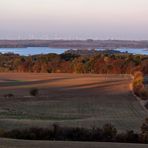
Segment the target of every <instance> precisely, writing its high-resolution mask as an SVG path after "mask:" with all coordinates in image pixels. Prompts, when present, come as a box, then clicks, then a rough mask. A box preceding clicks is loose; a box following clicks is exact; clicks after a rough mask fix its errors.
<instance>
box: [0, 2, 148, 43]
mask: <svg viewBox="0 0 148 148" xmlns="http://www.w3.org/2000/svg"><path fill="white" fill-rule="evenodd" d="M88 38H92V39H131V40H148V0H0V39H88Z"/></svg>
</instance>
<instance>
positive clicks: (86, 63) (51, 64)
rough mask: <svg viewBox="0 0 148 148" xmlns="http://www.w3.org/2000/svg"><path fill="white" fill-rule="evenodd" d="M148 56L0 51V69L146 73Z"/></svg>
mask: <svg viewBox="0 0 148 148" xmlns="http://www.w3.org/2000/svg"><path fill="white" fill-rule="evenodd" d="M147 65H148V56H146V55H132V54H122V53H119V54H103V53H100V54H95V55H92V56H82V55H76V54H71V53H64V54H41V55H32V56H31V55H30V56H20V55H18V54H13V53H5V54H2V53H1V54H0V72H37V73H95V74H133V73H134V72H135V71H141V72H142V73H143V74H148V66H147Z"/></svg>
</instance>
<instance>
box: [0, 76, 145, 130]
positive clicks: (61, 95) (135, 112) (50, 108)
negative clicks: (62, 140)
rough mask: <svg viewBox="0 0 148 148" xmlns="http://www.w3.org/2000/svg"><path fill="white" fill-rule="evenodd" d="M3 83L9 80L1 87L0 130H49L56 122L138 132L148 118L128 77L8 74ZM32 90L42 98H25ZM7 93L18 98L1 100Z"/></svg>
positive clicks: (0, 77)
mask: <svg viewBox="0 0 148 148" xmlns="http://www.w3.org/2000/svg"><path fill="white" fill-rule="evenodd" d="M0 79H1V80H4V79H5V80H7V81H6V82H5V84H4V82H2V83H0V89H1V90H2V91H1V92H0V96H1V99H0V118H1V119H0V127H1V128H5V129H8V128H9V129H12V128H16V127H18V128H24V127H31V126H39V127H48V126H50V125H51V124H53V123H55V122H56V123H59V124H61V125H66V126H85V127H92V126H102V125H103V124H105V123H112V124H113V125H115V126H116V127H117V128H118V129H119V130H138V129H139V128H140V126H141V124H142V122H143V120H144V118H145V117H147V116H148V113H147V112H145V110H144V109H143V108H142V107H141V106H140V104H139V102H138V101H137V100H136V99H135V98H134V97H133V95H132V94H131V92H130V90H129V83H130V81H131V80H130V78H129V77H128V76H120V75H109V76H108V78H106V76H105V75H78V74H50V75H49V74H19V73H18V74H10V73H7V74H0ZM8 79H11V80H17V82H16V83H12V82H10V81H8ZM18 80H19V81H18ZM29 87H39V88H40V96H39V97H37V98H22V96H27V95H28V92H29V89H30V88H29ZM8 92H11V93H13V94H15V95H16V94H17V95H19V97H18V98H13V99H6V98H2V96H3V95H4V94H5V93H8ZM46 95H48V97H46Z"/></svg>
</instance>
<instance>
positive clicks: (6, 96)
mask: <svg viewBox="0 0 148 148" xmlns="http://www.w3.org/2000/svg"><path fill="white" fill-rule="evenodd" d="M4 97H5V98H13V97H14V95H13V94H6V95H4Z"/></svg>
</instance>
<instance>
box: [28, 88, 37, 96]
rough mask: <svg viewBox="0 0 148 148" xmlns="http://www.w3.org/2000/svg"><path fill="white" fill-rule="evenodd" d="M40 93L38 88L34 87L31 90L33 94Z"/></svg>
mask: <svg viewBox="0 0 148 148" xmlns="http://www.w3.org/2000/svg"><path fill="white" fill-rule="evenodd" d="M38 94H39V90H38V89H37V88H32V89H31V90H30V95H31V96H37V95H38Z"/></svg>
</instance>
